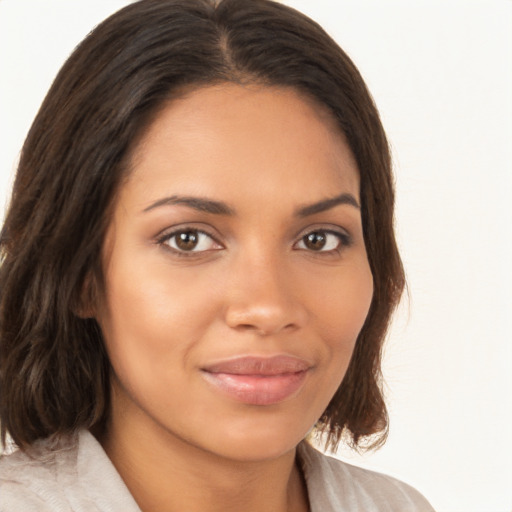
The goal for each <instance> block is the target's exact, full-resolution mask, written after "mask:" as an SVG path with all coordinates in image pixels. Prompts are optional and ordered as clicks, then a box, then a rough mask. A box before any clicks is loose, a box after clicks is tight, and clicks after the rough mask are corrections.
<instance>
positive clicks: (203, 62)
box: [0, 0, 404, 449]
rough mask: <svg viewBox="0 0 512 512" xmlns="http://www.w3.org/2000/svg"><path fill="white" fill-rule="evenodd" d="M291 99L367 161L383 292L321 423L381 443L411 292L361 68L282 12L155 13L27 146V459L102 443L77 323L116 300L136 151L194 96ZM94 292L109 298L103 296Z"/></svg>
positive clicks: (202, 0) (22, 305)
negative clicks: (181, 101) (212, 88)
mask: <svg viewBox="0 0 512 512" xmlns="http://www.w3.org/2000/svg"><path fill="white" fill-rule="evenodd" d="M223 82H234V83H239V84H246V83H248V84H250V83H254V84H260V85H263V86H272V87H274V86H277V87H289V88H293V89H294V90H296V91H299V92H301V93H302V94H305V95H307V96H309V97H310V98H312V99H314V100H315V101H316V102H317V103H319V104H321V105H324V106H326V107H327V108H328V109H329V110H330V112H331V113H332V115H333V116H334V118H335V120H336V122H337V124H338V126H339V128H340V130H341V132H342V133H343V134H344V135H345V137H346V140H347V142H348V145H349V147H350V148H351V151H352V153H353V155H354V157H355V159H356V161H357V165H358V168H359V172H360V196H361V214H362V223H363V232H364V239H365V244H366V250H367V254H368V260H369V264H370V267H371V271H372V275H373V280H374V292H373V299H372V302H371V306H370V310H369V313H368V316H367V318H366V321H365V323H364V326H363V328H362V330H361V332H360V334H359V336H358V339H357V342H356V345H355V350H354V353H353V356H352V358H351V361H350V364H349V367H348V370H347V372H346V375H345V377H344V379H343V381H342V383H341V385H340V387H339V389H338V390H337V392H336V393H335V395H334V397H333V398H332V400H331V401H330V403H329V405H328V406H327V408H326V410H325V412H324V413H323V415H322V416H321V418H320V419H319V421H318V424H317V429H318V431H320V432H323V433H324V434H326V436H327V437H326V446H328V447H331V448H335V447H336V446H337V444H338V443H339V441H340V439H342V438H343V439H345V440H347V441H348V442H349V443H350V444H352V446H353V447H357V446H359V447H361V446H363V445H364V447H370V446H371V447H376V446H378V445H380V444H382V443H383V441H384V439H385V437H386V434H387V428H388V417H387V412H386V407H385V403H384V400H383V396H382V387H381V384H382V382H381V351H382V344H383V340H384V338H385V335H386V331H387V328H388V324H389V321H390V317H391V314H392V312H393V310H394V308H395V307H396V305H397V303H398V301H399V299H400V295H401V293H402V290H403V287H404V273H403V268H402V264H401V261H400V257H399V254H398V250H397V247H396V241H395V237H394V231H393V210H394V189H393V178H392V172H391V158H390V153H389V148H388V144H387V140H386V136H385V133H384V130H383V127H382V125H381V122H380V119H379V115H378V112H377V109H376V107H375V105H374V103H373V100H372V98H371V96H370V94H369V92H368V90H367V88H366V86H365V84H364V81H363V79H362V78H361V76H360V74H359V72H358V70H357V68H356V67H355V66H354V64H353V63H352V61H351V60H350V59H349V57H348V56H347V55H346V54H345V53H344V52H343V50H342V49H341V48H340V47H339V46H338V45H337V44H336V43H335V42H334V41H333V40H332V39H331V38H330V37H329V36H328V35H327V34H326V32H325V31H324V30H323V29H322V28H321V27H320V26H319V25H318V24H317V23H315V22H314V21H312V20H311V19H309V18H307V17H306V16H304V15H303V14H301V13H299V12H297V11H296V10H294V9H292V8H290V7H287V6H284V5H282V4H279V3H275V2H272V1H269V0H221V1H216V0H142V1H139V2H135V3H133V4H131V5H129V6H127V7H125V8H123V9H121V10H120V11H118V12H117V13H116V14H114V15H113V16H111V17H110V18H108V19H107V20H106V21H104V22H103V23H101V24H100V25H98V27H96V28H95V29H94V30H93V31H92V32H91V33H90V34H89V35H88V36H87V38H86V39H85V40H84V41H83V42H82V43H81V44H80V45H79V46H78V47H77V48H76V50H75V51H74V52H73V53H72V55H71V56H70V57H69V59H68V60H67V62H66V63H65V64H64V66H63V67H62V69H61V70H60V72H59V73H58V75H57V77H56V79H55V81H54V83H53V84H52V86H51V88H50V90H49V92H48V94H47V96H46V98H45V100H44V102H43V104H42V106H41V108H40V110H39V112H38V114H37V116H36V118H35V121H34V123H33V124H32V127H31V128H30V131H29V133H28V136H27V138H26V141H25V143H24V146H23V149H22V152H21V157H20V162H19V166H18V169H17V174H16V178H15V182H14V187H13V192H12V198H11V202H10V205H9V208H8V212H7V215H6V220H5V224H4V226H3V229H2V231H1V234H0V251H1V252H0V254H1V267H0V290H1V292H0V293H1V296H0V422H1V440H2V443H4V444H5V440H6V436H7V434H9V435H10V436H11V438H12V440H13V441H14V442H15V443H16V444H17V445H18V446H19V447H20V448H21V449H27V448H29V447H30V446H31V444H33V443H34V442H35V441H36V440H37V439H40V438H46V437H50V436H57V435H63V434H67V433H70V432H72V431H74V430H76V429H78V428H89V429H99V428H103V427H104V426H105V424H106V421H107V420H108V417H109V410H110V391H109V390H110V372H111V369H110V363H109V361H108V357H107V355H106V351H105V348H104V342H103V338H102V333H101V330H100V328H99V326H98V324H97V323H96V321H95V320H94V319H92V318H82V317H81V316H80V315H79V314H77V304H79V302H80V297H82V296H83V293H84V289H87V290H89V291H90V295H91V297H93V296H95V295H96V294H97V293H101V291H102V289H103V288H102V287H103V286H104V280H103V274H102V268H101V257H100V256H101V251H102V246H103V242H104V238H105V233H106V229H107V226H108V224H109V221H110V216H111V211H112V205H113V203H114V201H115V197H116V194H117V192H118V190H119V188H120V186H121V184H122V180H123V179H124V177H125V176H126V174H127V173H128V171H129V168H130V165H129V160H130V151H131V150H132V149H133V148H134V145H135V143H136V141H137V140H138V139H139V138H140V137H141V136H142V135H143V133H144V131H145V130H146V129H147V127H148V126H149V124H150V123H151V121H152V120H153V119H154V117H155V116H156V115H157V114H158V112H159V111H160V110H161V109H162V107H163V106H164V105H165V104H167V103H168V102H169V100H172V99H173V98H174V97H177V96H178V95H180V94H182V93H183V92H184V91H185V92H186V91H188V90H191V89H192V88H197V87H202V86H207V85H213V84H219V83H223ZM91 282H92V283H93V284H95V286H92V285H91Z"/></svg>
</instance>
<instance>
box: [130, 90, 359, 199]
mask: <svg viewBox="0 0 512 512" xmlns="http://www.w3.org/2000/svg"><path fill="white" fill-rule="evenodd" d="M131 167H132V170H131V174H130V179H129V180H128V187H127V188H128V189H130V188H134V187H136V186H138V188H139V189H140V188H141V187H142V188H144V190H145V192H146V195H151V194H153V195H155V194H156V195H158V194H164V193H172V192H175V190H174V189H177V191H179V192H180V193H186V194H193V195H205V196H210V195H212V194H213V195H216V194H217V193H219V189H222V190H221V192H222V194H223V195H224V196H225V197H226V199H228V200H229V199H230V197H229V196H230V195H232V196H233V199H240V198H242V197H250V198H251V199H254V198H255V197H257V196H258V194H260V195H261V196H262V197H263V198H266V200H267V201H271V200H272V199H273V198H275V199H277V200H279V195H280V194H281V196H282V195H283V194H286V197H287V198H290V199H292V200H293V199H294V198H296V199H297V201H299V202H300V201H307V200H308V199H309V198H308V197H305V196H307V195H310V196H311V199H313V200H316V199H318V196H324V197H329V196H333V195H335V194H336V192H338V191H341V192H345V191H349V192H351V193H353V194H354V195H355V196H356V197H358V196H359V173H358V169H357V165H356V163H355V160H354V157H353V155H352V152H351V151H350V148H349V147H348V145H347V143H346V140H345V137H344V135H343V134H342V132H341V130H340V128H339V127H338V125H337V123H336V121H335V119H334V117H333V115H332V114H331V113H330V112H329V111H328V109H327V108H326V107H325V106H323V105H321V104H319V103H317V102H316V101H314V100H312V99H310V98H309V97H307V96H305V95H302V94H300V93H298V92H297V91H295V90H293V89H289V88H276V87H263V86H256V85H250V86H241V85H235V84H221V85H217V86H210V87H204V88H200V89H197V90H194V91H192V92H190V93H188V94H186V95H185V96H183V97H181V98H179V99H175V100H173V101H171V102H169V103H168V104H166V105H165V106H164V107H163V108H162V110H161V111H160V112H159V114H158V115H157V116H156V118H155V120H154V121H153V123H152V124H151V125H150V126H149V128H148V129H147V131H146V133H145V134H144V135H143V137H142V138H141V140H140V142H139V144H138V145H137V147H136V148H135V150H134V151H133V155H132V165H131ZM171 189H172V190H171ZM123 192H129V191H123V190H122V191H121V193H123ZM141 200H142V198H141Z"/></svg>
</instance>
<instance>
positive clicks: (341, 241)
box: [156, 227, 352, 258]
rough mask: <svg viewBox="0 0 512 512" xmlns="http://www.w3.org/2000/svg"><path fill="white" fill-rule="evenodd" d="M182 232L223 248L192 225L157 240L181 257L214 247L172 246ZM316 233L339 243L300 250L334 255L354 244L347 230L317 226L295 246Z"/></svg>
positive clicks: (215, 240)
mask: <svg viewBox="0 0 512 512" xmlns="http://www.w3.org/2000/svg"><path fill="white" fill-rule="evenodd" d="M182 233H183V234H186V233H194V234H196V235H199V236H207V237H208V238H210V239H211V240H212V242H213V243H215V244H217V245H218V246H219V248H216V249H213V250H220V249H222V248H223V246H222V244H221V243H220V242H218V241H217V239H216V238H215V237H214V236H213V235H211V234H210V233H208V232H207V231H204V230H202V229H198V228H193V227H190V228H188V227H183V228H179V229H175V230H173V231H171V232H167V233H164V234H163V235H162V236H160V237H158V238H157V240H156V242H157V244H159V245H162V246H165V247H166V249H167V250H170V251H172V253H173V254H175V255H177V256H179V257H185V258H187V257H188V258H190V257H194V256H197V255H199V254H202V253H204V252H208V251H210V250H212V249H206V250H202V251H196V250H191V251H186V250H181V249H179V248H176V247H171V246H170V243H169V242H170V241H171V240H172V239H173V238H174V237H176V236H178V235H179V234H182ZM314 234H317V235H318V234H322V235H324V236H328V235H333V236H335V237H336V238H337V239H338V244H337V246H336V247H335V248H333V249H329V250H327V251H324V250H318V251H315V250H314V249H308V248H307V247H305V248H300V249H299V250H303V251H307V252H311V253H312V254H321V255H325V256H327V255H333V254H335V253H336V254H339V253H340V252H341V251H342V250H343V248H347V247H350V246H351V245H352V237H351V236H350V235H349V234H348V233H346V232H341V231H335V230H332V229H325V228H317V229H312V230H310V231H307V232H306V233H304V234H303V235H301V236H300V237H299V239H298V241H297V242H295V243H294V247H295V246H296V245H297V244H299V243H304V241H305V239H306V237H308V236H310V235H314Z"/></svg>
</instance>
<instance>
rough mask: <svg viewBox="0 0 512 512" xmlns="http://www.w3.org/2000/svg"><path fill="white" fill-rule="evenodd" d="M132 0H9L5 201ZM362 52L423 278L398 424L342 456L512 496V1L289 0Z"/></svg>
mask: <svg viewBox="0 0 512 512" xmlns="http://www.w3.org/2000/svg"><path fill="white" fill-rule="evenodd" d="M126 3H128V2H126V1H122V0H87V1H82V0H60V1H59V0H44V1H42V0H0V203H1V204H4V203H5V198H6V197H7V195H8V190H9V185H10V182H11V180H12V173H13V169H14V167H15V162H16V159H17V155H18V152H19V149H20V147H21V144H22V141H23V139H24V136H25V134H26V132H27V130H28V127H29V125H30V122H31V120H32V118H33V116H34V115H35V113H36V111H37V108H38V106H39V104H40V102H41V101H42V98H43V96H44V94H45V92H46V90H47V89H48V87H49V85H50V83H51V81H52V79H53V77H54V76H55V74H56V72H57V70H58V68H59V67H60V65H61V64H62V62H63V60H64V59H65V58H66V56H67V55H68V54H69V53H70V52H71V50H72V49H73V47H74V46H75V45H76V44H77V43H78V42H79V41H80V40H81V39H82V38H83V36H85V34H86V33H87V32H88V31H89V30H90V29H91V28H92V27H93V26H94V25H95V24H96V23H98V22H99V21H100V20H102V19H103V18H104V17H105V16H107V15H108V14H110V13H111V12H113V11H114V10H116V9H117V8H119V7H121V6H123V5H125V4H126ZM285 3H288V4H289V5H292V6H295V7H297V8H298V9H300V10H302V11H303V12H305V13H307V14H309V15H310V16H312V17H313V18H314V19H316V20H317V21H319V22H320V24H321V25H323V26H324V27H325V28H326V30H327V31H328V32H329V33H330V34H331V35H332V36H333V37H334V38H335V39H336V40H337V41H338V42H339V43H340V44H341V46H342V47H343V48H344V49H345V50H346V51H347V52H348V53H349V55H351V57H352V58H353V59H354V61H355V62H356V64H357V65H358V66H359V69H360V70H361V72H362V74H363V76H364V77H365V78H366V80H367V83H368V85H369V87H370V89H371V90H372V93H373V95H374V97H375V99H376V102H377V104H378V106H379V108H380V111H381V114H382V117H383V121H384V125H385V127H386V128H387V132H388V135H389V137H390V140H391V143H392V146H393V152H394V159H395V169H396V175H397V190H398V210H397V221H398V226H397V227H398V234H399V241H400V246H401V250H402V255H403V259H404V263H405V266H406V269H407V274H408V281H409V298H408V299H406V300H405V301H404V303H403V307H402V309H401V312H400V314H399V315H398V317H397V320H396V322H395V325H394V328H393V330H392V332H391V335H390V340H389V342H388V345H387V349H386V357H385V364H384V371H385V377H386V382H387V386H386V390H387V396H388V400H389V405H390V415H391V434H390V437H389V440H388V443H387V444H386V446H385V447H384V448H383V449H382V450H381V451H380V452H378V453H376V454H372V455H370V456H366V457H357V456H355V455H353V454H350V453H348V452H347V451H346V450H341V452H340V455H341V456H343V457H344V458H348V459H349V460H351V461H354V462H356V463H358V464H362V465H365V466H367V467H371V468H375V469H378V470H380V471H384V472H386V473H390V474H393V475H396V476H398V477H400V478H402V479H404V480H406V481H407V482H409V483H411V484H413V485H414V486H416V487H417V488H419V489H420V490H421V491H422V492H423V493H424V494H425V495H426V496H427V497H428V498H429V500H430V501H431V502H432V504H433V505H434V507H435V508H436V509H437V510H438V512H487V511H488V512H511V511H512V432H511V430H512V322H511V317H512V271H511V270H510V266H511V262H512V229H511V225H512V206H511V196H512V2H511V1H510V0H463V1H462V0H461V1H455V0H443V1H432V0H429V1H421V0H374V1H370V0H359V1H357V2H356V1H343V0H339V1H334V0H287V1H286V2H285Z"/></svg>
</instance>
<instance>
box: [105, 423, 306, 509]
mask: <svg viewBox="0 0 512 512" xmlns="http://www.w3.org/2000/svg"><path fill="white" fill-rule="evenodd" d="M99 441H100V443H101V444H102V445H103V448H104V449H105V451H106V453H107V455H108V456H109V457H110V459H111V461H112V462H113V464H114V466H115V467H116V469H117V471H118V472H119V474H120V475H121V477H122V478H123V480H124V482H125V484H126V486H127V487H128V489H129V491H130V492H131V494H132V495H133V497H134V499H135V501H136V502H137V503H138V505H139V507H140V508H141V510H142V512H150V511H154V510H158V511H159V512H178V511H179V512H182V511H183V510H186V511H187V512H199V511H201V512H217V511H218V512H220V511H222V512H231V511H233V512H234V511H235V510H236V511H237V512H239V511H240V510H244V512H253V511H254V512H256V511H258V512H260V511H261V510H272V511H273V512H291V511H293V512H307V510H308V505H307V503H308V500H307V492H306V489H305V484H304V482H303V479H302V475H301V472H300V470H299V469H298V466H297V463H296V453H295V449H294V450H292V451H289V452H287V453H284V454H283V455H281V456H279V457H277V458H274V459H271V460H263V461H240V460H230V459H228V458H224V457H222V456H219V455H218V454H214V453H211V452H208V451H205V450H202V449H201V448H199V447H197V446H194V445H192V444H190V443H188V442H187V441H186V440H183V439H180V438H177V437H175V436H173V435H172V434H170V433H169V432H168V431H165V430H163V429H161V428H160V427H155V426H154V425H149V424H147V420H146V418H142V417H141V418H139V421H134V420H133V419H131V420H130V421H129V422H128V421H126V418H124V419H123V418H121V420H120V421H118V420H117V419H116V415H115V414H113V415H112V420H111V422H110V424H109V426H108V428H107V430H106V432H105V433H104V434H103V435H102V436H100V438H99Z"/></svg>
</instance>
